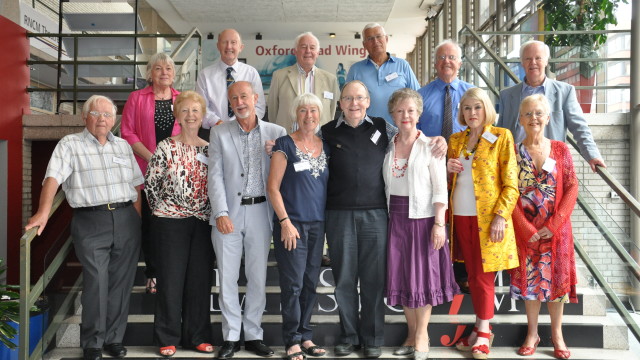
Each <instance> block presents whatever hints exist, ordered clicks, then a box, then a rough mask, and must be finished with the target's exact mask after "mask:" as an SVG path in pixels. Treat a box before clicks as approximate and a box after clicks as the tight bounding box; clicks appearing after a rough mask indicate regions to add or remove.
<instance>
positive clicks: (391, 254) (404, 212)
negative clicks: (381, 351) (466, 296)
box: [382, 89, 460, 360]
mask: <svg viewBox="0 0 640 360" xmlns="http://www.w3.org/2000/svg"><path fill="white" fill-rule="evenodd" d="M389 112H390V113H391V117H392V118H393V121H394V122H395V124H396V126H397V127H398V134H397V135H395V136H394V137H393V141H392V142H391V149H390V151H389V152H388V153H387V155H386V156H385V158H384V165H383V168H382V171H383V177H384V181H385V191H386V194H387V203H388V207H389V230H388V234H389V241H388V244H387V285H386V296H387V304H388V305H391V306H395V305H402V307H403V309H404V314H405V317H406V319H407V326H408V332H407V333H408V335H407V339H406V340H405V342H404V343H403V345H402V346H401V347H400V348H398V349H396V350H395V351H394V354H395V355H410V354H412V353H413V356H414V358H415V359H421V360H424V359H427V358H428V353H429V335H428V333H427V326H428V325H429V319H430V317H431V308H432V306H436V305H440V304H442V303H444V302H449V301H451V300H453V297H454V295H456V294H458V293H459V291H460V289H459V288H458V285H457V284H456V282H455V277H454V274H453V265H452V263H451V257H450V255H449V246H445V244H446V242H447V236H446V231H445V210H446V209H447V169H446V164H445V159H444V157H441V158H436V157H434V156H433V154H432V153H431V146H430V140H429V139H428V138H427V137H426V136H425V135H424V134H422V133H421V132H420V131H418V129H417V128H416V124H417V123H418V119H419V118H420V114H421V113H422V96H420V94H418V93H417V92H416V91H414V90H411V89H401V90H398V91H396V92H394V93H393V95H391V98H390V99H389Z"/></svg>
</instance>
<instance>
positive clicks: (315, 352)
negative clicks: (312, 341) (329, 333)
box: [300, 345, 327, 357]
mask: <svg viewBox="0 0 640 360" xmlns="http://www.w3.org/2000/svg"><path fill="white" fill-rule="evenodd" d="M300 349H302V352H304V353H306V354H307V355H309V356H315V357H319V356H325V355H326V354H327V351H326V350H325V349H324V348H323V347H322V346H318V345H313V346H309V347H308V348H306V347H304V346H302V345H300Z"/></svg>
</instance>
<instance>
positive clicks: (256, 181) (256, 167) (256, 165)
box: [238, 123, 266, 197]
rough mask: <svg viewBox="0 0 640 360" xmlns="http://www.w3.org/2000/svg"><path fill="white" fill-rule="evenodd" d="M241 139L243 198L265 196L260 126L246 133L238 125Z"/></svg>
mask: <svg viewBox="0 0 640 360" xmlns="http://www.w3.org/2000/svg"><path fill="white" fill-rule="evenodd" d="M238 131H240V139H241V140H242V156H243V162H242V165H243V166H244V173H245V174H246V175H247V176H245V177H244V189H243V191H242V196H243V197H256V196H264V195H265V194H264V182H263V181H265V180H266V179H263V178H262V152H263V151H264V150H263V147H262V140H261V137H260V125H257V126H256V127H255V128H253V129H251V131H249V132H246V131H244V130H243V129H242V127H240V123H238Z"/></svg>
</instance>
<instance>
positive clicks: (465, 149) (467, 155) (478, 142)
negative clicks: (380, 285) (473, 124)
mask: <svg viewBox="0 0 640 360" xmlns="http://www.w3.org/2000/svg"><path fill="white" fill-rule="evenodd" d="M469 134H471V131H470V130H469V131H467V137H466V139H467V144H468V143H469ZM480 138H481V136H478V141H476V145H475V146H474V147H473V149H471V151H467V147H466V146H465V147H463V148H462V155H464V159H465V160H469V157H470V156H471V155H473V154H475V153H476V150H477V149H478V144H480Z"/></svg>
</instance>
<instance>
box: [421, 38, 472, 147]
mask: <svg viewBox="0 0 640 360" xmlns="http://www.w3.org/2000/svg"><path fill="white" fill-rule="evenodd" d="M435 50H436V51H435V53H436V55H435V58H434V61H435V69H436V75H437V78H436V79H435V80H433V81H432V82H430V83H429V84H427V85H425V86H424V87H422V88H420V90H418V93H420V95H422V99H423V106H422V115H421V116H420V120H419V121H418V130H421V131H422V133H423V134H425V135H426V136H442V137H444V138H445V140H447V141H449V136H451V134H454V133H457V132H459V131H462V130H464V129H465V128H466V126H463V125H460V123H458V121H456V119H457V118H458V103H459V102H460V98H461V97H462V95H464V93H465V92H466V91H467V90H468V89H470V88H472V87H475V85H473V84H469V83H468V82H464V81H462V80H460V79H458V70H460V66H461V65H462V49H461V48H460V46H459V45H458V44H457V43H456V42H454V41H453V40H444V41H443V42H441V43H440V44H438V46H436V49H435Z"/></svg>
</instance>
